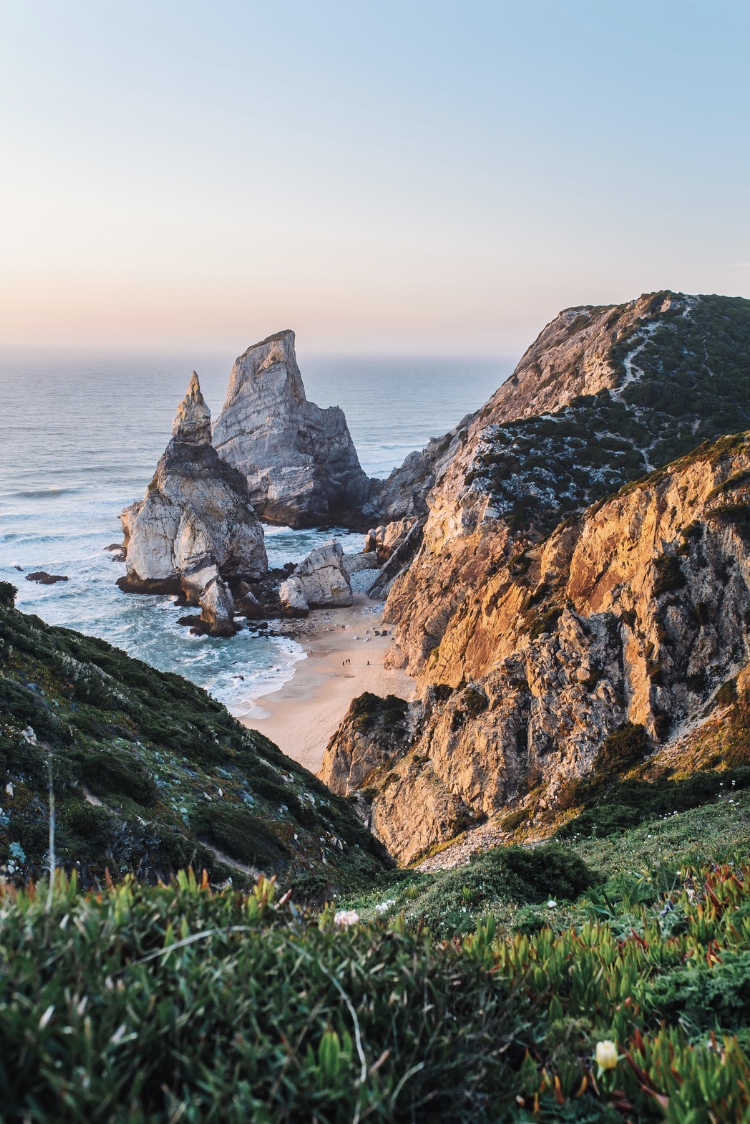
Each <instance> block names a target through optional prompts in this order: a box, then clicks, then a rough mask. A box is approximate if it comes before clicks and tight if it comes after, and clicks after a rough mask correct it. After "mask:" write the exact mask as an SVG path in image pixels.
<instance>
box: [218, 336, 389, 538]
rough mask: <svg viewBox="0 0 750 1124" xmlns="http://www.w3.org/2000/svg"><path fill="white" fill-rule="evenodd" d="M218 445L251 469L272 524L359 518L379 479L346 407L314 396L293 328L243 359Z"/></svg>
mask: <svg viewBox="0 0 750 1124" xmlns="http://www.w3.org/2000/svg"><path fill="white" fill-rule="evenodd" d="M214 445H215V447H216V449H217V451H218V452H219V454H220V455H221V456H222V457H223V458H224V459H225V460H226V461H228V462H229V463H230V464H232V465H234V467H235V468H238V469H240V470H241V471H242V472H243V473H244V474H245V476H246V478H247V481H248V486H249V489H250V492H249V494H250V500H251V503H252V505H253V507H254V509H255V511H256V512H257V513H258V515H259V516H260V518H261V519H264V520H265V521H266V522H268V523H279V524H286V525H288V526H291V527H314V526H319V525H321V524H323V525H326V524H328V525H329V526H330V525H331V523H342V524H344V525H347V526H354V525H359V524H360V523H361V521H362V515H361V508H362V505H363V504H364V503H365V502H366V501H367V499H368V497H369V495H370V493H371V491H372V490H373V488H374V487H375V486H376V485H375V483H374V482H372V481H370V480H368V478H367V476H366V475H365V473H364V472H363V471H362V469H361V467H360V464H359V460H358V458H357V452H356V449H355V448H354V444H353V442H352V439H351V435H350V433H349V427H348V426H347V424H346V418H345V417H344V413H343V410H341V409H340V408H339V407H338V406H330V407H329V408H328V409H325V410H323V409H321V408H320V407H319V406H316V405H315V403H314V402H308V400H307V396H306V394H305V388H304V385H303V383H302V376H301V374H300V370H299V367H298V366H297V359H296V356H295V352H294V332H291V331H285V332H278V333H277V334H276V335H274V336H269V337H268V339H265V340H262V341H261V342H260V343H257V344H254V345H253V346H252V347H249V348H248V349H247V351H246V352H245V353H244V354H243V355H241V356H240V357H239V359H237V361H236V362H235V364H234V367H233V369H232V375H231V378H230V380H229V387H228V389H227V396H226V400H225V402H224V408H223V409H222V411H221V413H220V414H219V417H218V418H217V420H216V424H215V425H214Z"/></svg>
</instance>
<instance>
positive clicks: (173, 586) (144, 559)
mask: <svg viewBox="0 0 750 1124" xmlns="http://www.w3.org/2000/svg"><path fill="white" fill-rule="evenodd" d="M120 519H121V521H122V526H123V530H124V532H125V550H126V564H127V573H126V575H125V577H123V578H121V579H120V581H119V582H118V585H120V587H121V588H122V589H123V590H125V591H126V592H131V593H180V594H182V595H183V596H184V597H185V598H186V599H187V601H188V602H189V603H191V604H199V605H200V606H201V610H202V612H201V616H202V618H203V624H204V625H205V627H206V628H207V629H208V630H209V631H211V632H213V633H214V634H217V635H229V634H231V633H232V632H233V631H234V626H233V624H232V614H233V609H234V603H233V598H232V593H231V591H230V589H229V585H228V583H229V582H240V581H247V580H255V579H257V578H259V577H261V576H262V575H263V574H264V573H265V572H266V571H267V569H268V560H267V557H266V548H265V545H264V542H263V528H262V527H261V525H260V523H259V521H258V518H257V516H256V515H255V512H254V511H253V508H252V506H251V504H250V501H249V497H248V489H247V483H246V481H245V478H244V476H243V475H242V473H240V472H237V470H236V469H234V468H232V467H231V466H230V465H228V464H227V463H226V462H225V461H223V460H222V459H221V458H220V457H219V456H218V454H217V453H216V450H215V449H214V448H213V446H212V445H211V415H210V412H209V409H208V406H207V405H206V403H205V401H204V398H203V395H202V394H201V389H200V384H199V382H198V376H197V375H196V374H195V372H193V375H192V378H191V380H190V385H189V387H188V390H187V393H186V395H185V398H184V399H183V401H182V402H181V404H180V406H179V408H178V410H177V415H176V417H175V420H174V425H173V427H172V439H171V440H170V442H169V444H168V445H167V448H166V450H165V452H164V455H163V456H162V458H161V460H160V461H159V464H158V466H157V468H156V472H155V474H154V478H153V480H152V481H151V483H150V484H149V486H148V489H147V491H146V495H145V497H144V498H143V499H142V500H140V501H139V502H138V503H134V504H132V505H131V506H130V507H128V508H126V509H125V511H123V513H122V515H121V516H120Z"/></svg>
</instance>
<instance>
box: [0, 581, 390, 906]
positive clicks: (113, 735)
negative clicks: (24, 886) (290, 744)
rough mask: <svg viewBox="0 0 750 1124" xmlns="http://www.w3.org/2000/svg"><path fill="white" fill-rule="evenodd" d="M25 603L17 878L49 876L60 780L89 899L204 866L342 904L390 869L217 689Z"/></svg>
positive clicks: (13, 655)
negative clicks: (345, 894)
mask: <svg viewBox="0 0 750 1124" xmlns="http://www.w3.org/2000/svg"><path fill="white" fill-rule="evenodd" d="M14 593H15V590H14V588H13V586H12V585H9V584H7V583H3V584H2V585H0V809H1V810H0V872H1V873H5V874H6V875H9V876H10V877H12V878H14V879H15V880H23V879H26V878H28V877H39V875H40V874H41V873H42V871H43V869H45V868H46V864H47V862H48V857H47V853H48V847H49V820H50V816H49V778H50V773H51V776H52V783H53V791H54V800H55V811H56V817H55V819H56V846H55V851H56V861H57V863H58V864H59V865H62V866H64V867H65V868H66V869H68V870H72V869H76V870H77V871H78V876H79V881H80V882H81V883H82V884H84V885H89V884H91V883H93V882H97V881H101V880H102V878H103V876H104V871H105V869H107V868H108V869H109V871H110V873H111V875H112V876H113V877H119V876H121V875H122V874H124V873H126V872H132V873H134V874H136V875H137V876H138V877H139V878H141V879H144V880H146V881H152V882H153V881H155V880H157V879H159V878H162V879H168V878H169V877H170V875H171V874H173V873H174V872H175V871H176V870H178V869H180V868H183V867H187V866H188V865H191V864H192V865H193V867H194V868H195V869H197V870H202V869H205V870H206V871H207V872H208V875H209V877H210V879H211V880H212V881H213V882H216V881H223V880H225V879H227V878H229V877H231V878H232V880H233V882H234V883H235V885H246V884H248V883H250V882H252V881H254V879H255V877H256V876H257V873H258V872H259V871H263V872H264V873H265V874H267V875H271V874H274V873H277V874H283V875H284V877H285V879H286V880H287V881H290V882H295V883H296V884H297V885H303V884H305V885H307V886H308V888H309V889H310V890H311V892H329V893H330V892H332V888H333V887H335V886H336V885H338V884H339V883H345V884H348V883H349V882H351V881H352V879H353V880H354V881H355V882H356V880H357V879H358V878H360V877H362V876H368V877H369V876H371V875H372V874H373V873H374V872H376V871H378V870H380V869H382V867H383V863H384V859H385V856H384V852H383V851H382V848H381V847H380V846H379V844H378V843H376V842H375V840H374V839H373V838H372V836H371V835H370V834H369V832H367V831H366V830H365V829H364V828H363V827H362V826H361V824H360V822H359V820H358V819H357V818H356V816H355V815H354V814H353V812H352V811H351V809H350V807H349V805H348V804H347V802H346V801H345V800H342V799H339V798H338V797H336V796H333V795H332V794H331V793H330V792H329V791H328V789H327V788H325V786H324V785H322V784H321V783H320V782H319V781H318V780H316V778H315V777H313V776H312V775H311V774H310V773H308V772H307V771H306V770H305V769H303V768H302V767H301V766H299V765H297V764H296V763H295V762H294V761H292V760H290V759H289V758H287V757H284V756H283V754H282V753H281V752H280V751H279V750H278V749H277V748H276V746H274V745H273V744H272V743H271V742H270V741H268V740H267V739H266V738H264V737H263V736H262V735H260V734H258V733H255V732H254V731H250V730H247V729H245V728H244V727H243V726H242V725H240V723H239V722H237V721H236V720H235V719H233V718H232V717H231V715H230V714H229V713H228V712H227V710H226V709H225V708H224V707H223V706H222V705H221V704H219V703H217V702H216V701H215V700H214V699H212V698H210V697H209V696H208V695H207V694H206V693H205V692H204V691H202V690H201V689H200V688H198V687H195V686H193V684H191V683H189V682H188V681H187V680H185V679H182V678H181V677H180V676H177V675H171V674H164V673H162V672H158V671H155V670H154V668H152V667H149V666H147V665H146V664H144V663H141V662H140V661H139V660H135V659H131V658H130V657H129V656H126V655H125V654H124V653H123V652H121V651H119V650H118V649H117V648H113V647H112V646H111V645H109V644H107V643H105V642H104V641H102V640H96V639H93V638H91V637H87V636H82V635H80V634H79V633H76V632H72V631H70V630H69V629H65V628H53V627H50V626H49V625H46V624H44V622H43V621H41V620H39V618H38V617H33V616H27V615H26V614H23V613H20V612H18V611H17V610H16V609H15V608H14V607H13V596H14ZM2 868H4V869H2Z"/></svg>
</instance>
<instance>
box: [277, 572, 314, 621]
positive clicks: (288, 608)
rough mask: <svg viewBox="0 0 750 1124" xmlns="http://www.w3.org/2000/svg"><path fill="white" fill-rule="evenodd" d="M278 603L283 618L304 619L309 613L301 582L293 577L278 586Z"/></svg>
mask: <svg viewBox="0 0 750 1124" xmlns="http://www.w3.org/2000/svg"><path fill="white" fill-rule="evenodd" d="M279 601H280V602H281V611H282V613H283V614H284V616H285V617H306V616H307V614H308V613H309V612H310V606H309V605H308V603H307V598H306V597H305V591H304V589H303V587H302V582H301V581H300V580H299V578H295V577H294V576H292V577H291V578H287V579H286V581H283V582H282V583H281V585H280V586H279Z"/></svg>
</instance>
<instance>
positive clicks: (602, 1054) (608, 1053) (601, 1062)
mask: <svg viewBox="0 0 750 1124" xmlns="http://www.w3.org/2000/svg"><path fill="white" fill-rule="evenodd" d="M594 1056H595V1057H596V1064H597V1065H598V1066H599V1069H600V1071H603V1070H605V1069H614V1068H615V1066H616V1065H617V1062H618V1056H617V1046H616V1045H615V1043H614V1042H610V1041H609V1040H607V1039H605V1040H604V1041H603V1042H597V1044H596V1053H595V1055H594Z"/></svg>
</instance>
